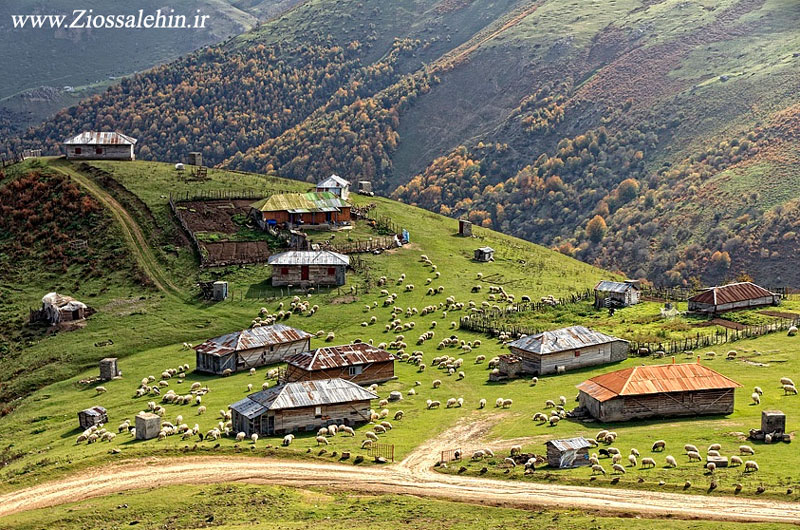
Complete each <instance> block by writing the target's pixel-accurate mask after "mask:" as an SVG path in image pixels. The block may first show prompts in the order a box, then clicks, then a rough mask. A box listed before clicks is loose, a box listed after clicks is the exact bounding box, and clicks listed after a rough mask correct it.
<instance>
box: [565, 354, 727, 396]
mask: <svg viewBox="0 0 800 530" xmlns="http://www.w3.org/2000/svg"><path fill="white" fill-rule="evenodd" d="M740 386H742V385H740V384H739V383H737V382H736V381H734V380H733V379H729V378H727V377H725V376H724V375H722V374H720V373H719V372H715V371H714V370H712V369H711V368H708V367H706V366H703V365H702V364H700V363H685V364H660V365H654V366H634V367H632V368H626V369H624V370H617V371H615V372H609V373H607V374H602V375H598V376H597V377H592V378H591V379H587V380H586V381H584V382H583V383H581V384H579V385H578V389H579V390H581V391H583V392H585V393H587V394H589V395H590V396H592V397H593V398H595V399H597V400H598V401H607V400H609V399H611V398H614V397H617V396H638V395H645V394H660V393H662V392H687V391H695V390H720V389H728V388H737V387H740Z"/></svg>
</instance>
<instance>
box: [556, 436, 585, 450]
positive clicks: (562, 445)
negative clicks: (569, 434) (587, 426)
mask: <svg viewBox="0 0 800 530" xmlns="http://www.w3.org/2000/svg"><path fill="white" fill-rule="evenodd" d="M545 445H552V446H554V447H555V448H556V449H558V450H559V451H569V450H573V451H577V450H579V449H586V448H588V447H592V444H590V443H589V442H588V441H586V438H584V437H583V436H578V437H577V438H565V439H563V440H548V441H546V442H545Z"/></svg>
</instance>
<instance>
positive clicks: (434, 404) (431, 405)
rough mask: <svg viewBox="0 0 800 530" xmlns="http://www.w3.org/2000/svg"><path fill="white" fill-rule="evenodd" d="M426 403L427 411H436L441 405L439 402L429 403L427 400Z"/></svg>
mask: <svg viewBox="0 0 800 530" xmlns="http://www.w3.org/2000/svg"><path fill="white" fill-rule="evenodd" d="M426 403H427V406H428V410H430V409H438V408H439V407H440V406H441V405H442V403H441V401H438V400H434V401H431V400H430V399H429V400H428V401H427V402H426Z"/></svg>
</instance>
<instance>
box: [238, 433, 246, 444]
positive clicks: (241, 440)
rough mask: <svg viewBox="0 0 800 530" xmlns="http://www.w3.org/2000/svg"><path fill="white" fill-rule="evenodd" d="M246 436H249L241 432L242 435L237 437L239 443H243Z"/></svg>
mask: <svg viewBox="0 0 800 530" xmlns="http://www.w3.org/2000/svg"><path fill="white" fill-rule="evenodd" d="M246 436H247V434H245V433H243V432H240V433H238V434H237V435H236V441H237V442H243V441H244V439H245V437H246Z"/></svg>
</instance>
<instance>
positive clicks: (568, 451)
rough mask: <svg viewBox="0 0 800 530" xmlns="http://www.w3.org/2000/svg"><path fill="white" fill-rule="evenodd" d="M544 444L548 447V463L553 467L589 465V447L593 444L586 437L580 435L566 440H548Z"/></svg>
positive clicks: (566, 467)
mask: <svg viewBox="0 0 800 530" xmlns="http://www.w3.org/2000/svg"><path fill="white" fill-rule="evenodd" d="M544 445H545V447H547V465H549V466H550V467H552V468H553V469H568V468H571V467H578V466H588V465H589V448H590V447H592V445H591V444H590V443H589V442H588V441H587V440H586V438H583V437H580V436H579V437H577V438H567V439H564V440H548V441H547V442H545V444H544Z"/></svg>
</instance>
